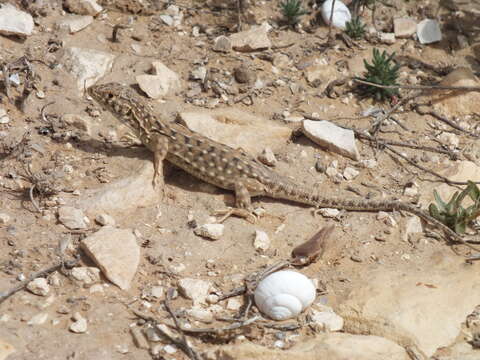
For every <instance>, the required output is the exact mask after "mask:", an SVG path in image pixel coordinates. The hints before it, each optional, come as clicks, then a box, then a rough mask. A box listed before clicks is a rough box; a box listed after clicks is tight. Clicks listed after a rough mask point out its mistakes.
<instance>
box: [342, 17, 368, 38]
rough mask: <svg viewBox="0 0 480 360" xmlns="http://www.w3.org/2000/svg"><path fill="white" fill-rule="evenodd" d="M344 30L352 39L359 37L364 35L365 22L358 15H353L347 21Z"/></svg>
mask: <svg viewBox="0 0 480 360" xmlns="http://www.w3.org/2000/svg"><path fill="white" fill-rule="evenodd" d="M345 32H346V33H347V35H348V36H350V37H351V38H352V39H361V38H363V36H364V35H365V24H364V23H363V22H362V21H361V20H360V18H359V17H358V16H355V17H353V19H352V20H350V21H348V22H347V24H346V29H345Z"/></svg>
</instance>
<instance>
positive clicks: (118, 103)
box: [87, 82, 148, 130]
mask: <svg viewBox="0 0 480 360" xmlns="http://www.w3.org/2000/svg"><path fill="white" fill-rule="evenodd" d="M87 91H88V94H89V95H90V96H91V97H92V98H93V99H94V100H96V101H97V102H98V103H99V104H100V105H102V106H103V107H105V108H106V109H107V110H109V111H110V112H112V113H113V114H114V115H115V116H116V117H117V118H119V119H120V120H121V121H123V122H125V123H126V124H127V125H129V126H130V127H132V128H134V129H135V130H139V128H142V127H143V126H144V124H143V123H144V122H145V121H146V119H145V116H143V114H145V113H146V110H147V109H148V105H147V104H146V103H145V102H144V101H143V100H142V99H141V97H140V96H139V95H138V94H136V93H135V91H133V90H132V89H130V88H129V87H128V86H125V85H121V84H119V83H114V82H112V83H108V84H101V85H93V86H90V87H89V88H88V90H87Z"/></svg>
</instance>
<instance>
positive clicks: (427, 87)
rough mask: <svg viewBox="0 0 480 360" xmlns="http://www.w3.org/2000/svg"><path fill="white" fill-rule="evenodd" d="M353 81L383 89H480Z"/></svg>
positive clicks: (479, 88)
mask: <svg viewBox="0 0 480 360" xmlns="http://www.w3.org/2000/svg"><path fill="white" fill-rule="evenodd" d="M353 81H355V82H358V83H360V84H364V85H370V86H374V87H378V88H381V89H409V90H462V91H480V86H443V85H380V84H375V83H372V82H369V81H365V80H361V79H356V78H354V79H353Z"/></svg>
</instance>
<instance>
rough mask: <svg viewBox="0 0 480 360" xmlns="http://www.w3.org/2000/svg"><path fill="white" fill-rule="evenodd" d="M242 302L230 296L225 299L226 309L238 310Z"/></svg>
mask: <svg viewBox="0 0 480 360" xmlns="http://www.w3.org/2000/svg"><path fill="white" fill-rule="evenodd" d="M242 305H243V304H242V302H241V301H240V300H238V299H234V298H230V299H228V301H227V310H232V311H239V310H240V309H241V307H242Z"/></svg>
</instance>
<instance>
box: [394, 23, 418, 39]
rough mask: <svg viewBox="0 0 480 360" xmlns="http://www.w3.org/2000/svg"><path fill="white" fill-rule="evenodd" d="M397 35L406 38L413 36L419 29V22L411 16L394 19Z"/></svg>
mask: <svg viewBox="0 0 480 360" xmlns="http://www.w3.org/2000/svg"><path fill="white" fill-rule="evenodd" d="M393 29H394V32H395V37H397V38H400V39H404V38H405V39H406V38H410V37H412V36H413V35H414V34H415V32H416V31H417V22H416V21H415V20H413V19H410V18H396V19H393Z"/></svg>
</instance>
